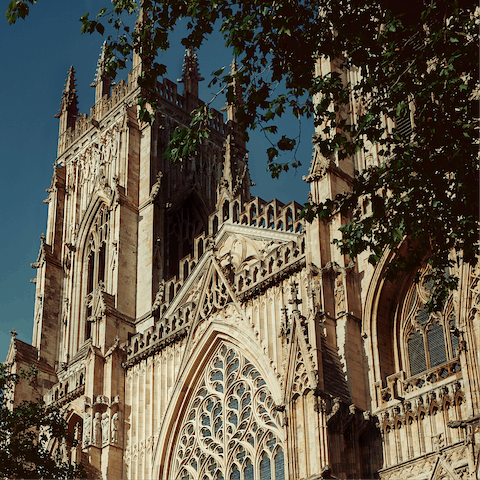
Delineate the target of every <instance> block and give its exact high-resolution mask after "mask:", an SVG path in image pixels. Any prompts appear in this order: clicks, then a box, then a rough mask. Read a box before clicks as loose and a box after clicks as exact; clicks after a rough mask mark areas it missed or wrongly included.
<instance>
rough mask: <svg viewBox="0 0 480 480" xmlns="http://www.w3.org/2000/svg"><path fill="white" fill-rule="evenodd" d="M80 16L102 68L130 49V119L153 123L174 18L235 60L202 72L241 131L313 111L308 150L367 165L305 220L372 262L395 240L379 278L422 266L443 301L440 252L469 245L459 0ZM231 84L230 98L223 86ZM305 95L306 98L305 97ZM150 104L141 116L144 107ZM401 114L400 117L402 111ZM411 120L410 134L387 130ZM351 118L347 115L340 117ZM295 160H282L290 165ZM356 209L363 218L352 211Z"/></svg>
mask: <svg viewBox="0 0 480 480" xmlns="http://www.w3.org/2000/svg"><path fill="white" fill-rule="evenodd" d="M33 1H35V0H14V1H12V2H11V3H10V5H9V9H8V11H7V18H8V19H9V21H10V23H14V22H15V21H16V19H17V18H19V17H20V18H24V17H25V15H26V14H27V13H28V3H33ZM112 4H113V9H111V10H108V9H107V8H102V9H101V10H100V12H99V14H98V15H97V17H96V18H95V19H94V20H93V19H90V17H89V15H88V14H86V15H85V16H83V17H82V18H81V22H82V32H84V33H93V32H95V31H96V32H99V33H103V32H104V23H105V22H106V23H110V24H112V25H113V26H114V27H115V28H116V29H117V35H116V36H115V37H114V36H110V37H109V38H108V40H109V46H108V50H107V53H108V55H109V62H108V69H109V72H110V73H111V74H113V73H114V72H115V71H116V70H117V69H122V68H125V65H126V63H125V62H126V58H127V57H128V56H129V55H130V54H131V53H132V51H134V52H137V53H138V54H139V55H140V57H141V58H142V62H143V70H142V72H141V74H140V78H139V84H140V86H141V87H142V89H143V93H142V95H141V98H140V100H139V103H140V106H141V113H140V117H141V119H143V120H150V121H153V119H154V118H155V108H156V106H157V95H156V80H157V76H158V75H163V74H165V72H166V67H165V66H164V65H160V64H158V63H156V61H155V60H156V57H157V54H158V53H159V52H161V51H165V50H167V49H168V48H169V47H170V45H169V33H170V32H171V31H172V30H173V29H174V28H175V25H176V24H177V23H178V22H179V21H180V20H182V19H186V21H187V23H188V25H187V26H188V34H187V35H186V36H185V38H184V39H183V40H182V42H183V44H184V45H185V46H186V47H194V48H198V47H200V46H201V44H202V42H203V41H204V39H205V38H206V37H207V36H208V35H210V34H211V33H212V32H213V31H214V30H220V31H221V33H222V35H223V37H224V39H225V44H226V46H227V47H229V48H231V49H232V50H233V52H234V54H235V55H236V56H237V57H238V59H239V68H238V70H237V71H236V72H233V73H231V74H225V73H224V70H223V69H220V70H218V71H216V72H214V73H213V79H212V82H211V83H212V84H216V83H219V84H221V85H223V86H224V87H223V88H225V91H226V96H227V101H228V102H230V103H233V104H235V105H236V109H237V114H236V115H237V119H238V122H239V123H240V125H241V126H242V128H243V129H244V131H245V137H246V138H247V139H248V132H249V131H250V130H253V129H256V128H259V129H261V130H262V131H263V132H265V133H266V134H276V133H277V132H278V125H277V123H276V121H277V120H278V118H279V117H282V116H284V115H285V114H287V113H289V114H292V115H293V117H295V118H297V119H300V118H301V117H306V118H312V119H314V122H315V125H316V127H317V135H316V139H315V148H316V149H317V151H318V152H319V153H320V154H321V155H322V156H323V157H324V158H325V159H329V160H331V161H332V162H333V163H335V164H339V162H341V161H342V160H344V159H346V158H351V157H352V156H357V157H358V156H361V154H369V153H370V152H371V151H372V150H374V151H375V155H376V156H377V158H378V162H376V166H372V167H370V168H366V169H361V168H359V172H358V173H357V175H356V177H355V179H354V180H353V182H352V189H351V191H349V192H346V193H345V194H342V195H339V196H337V197H336V198H334V199H329V200H327V201H325V202H323V203H321V204H319V205H317V204H313V203H310V204H307V205H306V208H305V212H304V215H305V217H306V218H307V219H308V220H312V219H313V218H314V217H315V216H318V217H320V218H321V219H327V218H329V216H330V215H332V213H334V212H338V211H340V212H341V213H342V214H343V215H345V217H346V219H347V223H346V225H345V226H343V227H342V234H343V236H342V239H341V240H338V242H337V243H338V244H339V247H340V248H341V251H342V252H343V253H344V254H348V255H350V256H351V257H354V256H356V255H357V254H359V253H360V252H363V251H369V252H370V257H369V260H370V262H371V263H373V264H376V263H377V262H378V260H379V259H380V257H381V256H382V254H383V252H384V251H385V248H387V247H388V248H390V249H393V250H394V251H396V252H398V250H399V247H400V245H401V244H402V243H403V242H404V239H405V238H407V239H408V246H407V250H408V255H402V254H398V255H397V256H396V257H395V259H394V261H393V262H392V263H391V265H390V266H389V270H388V274H389V275H390V276H394V275H396V274H398V272H399V271H402V270H409V269H412V268H415V267H418V266H419V265H420V264H421V263H422V262H425V261H427V262H428V263H429V265H430V266H431V272H432V273H431V276H432V278H433V279H434V288H433V295H432V300H431V302H430V304H429V307H430V308H433V307H434V306H435V305H439V303H438V302H442V301H443V299H444V298H445V296H446V295H447V292H448V290H449V289H450V288H452V287H455V285H456V280H457V279H456V277H454V276H451V277H448V281H447V280H445V276H444V271H445V270H446V268H448V266H449V265H451V262H452V260H451V258H450V255H451V251H452V250H456V251H457V252H460V255H461V256H463V260H464V261H466V262H469V263H471V264H474V263H476V262H477V255H476V254H477V251H478V247H479V241H478V210H479V208H478V181H477V178H478V128H477V127H478V122H477V119H478V111H477V110H478V88H479V84H478V78H477V76H476V72H477V71H478V47H479V45H478V43H479V42H478V23H479V21H478V20H479V9H478V7H477V5H476V4H475V2H473V1H471V0H429V1H428V2H427V1H424V0H407V1H404V2H398V1H395V0H373V1H368V2H367V1H365V0H335V1H331V0H295V1H291V0H280V1H275V2H272V1H270V0H268V1H267V0H252V1H248V2H237V1H234V0H193V1H192V0H177V1H171V0H157V1H152V0H143V1H142V2H141V6H142V14H141V16H140V18H139V20H138V22H137V27H136V29H135V30H134V31H130V28H129V27H128V26H127V25H126V24H125V23H124V20H123V18H124V17H123V16H124V15H125V14H135V15H137V13H138V11H139V5H138V4H137V2H135V1H134V0H112ZM318 58H329V59H331V60H332V61H333V62H334V63H335V68H334V69H332V71H329V72H328V73H325V74H323V75H317V76H316V77H314V66H315V59H318ZM234 81H237V82H238V83H240V84H241V85H242V86H243V87H244V92H243V98H238V97H237V95H238V91H236V90H235V88H234V86H233V84H234ZM313 99H314V100H315V101H313ZM148 105H150V106H151V107H152V110H149V109H148V108H147V106H148ZM412 110H413V111H412ZM208 115H209V108H208V106H202V107H201V108H199V109H198V110H196V111H195V112H194V113H193V115H192V125H191V128H190V129H187V128H183V129H180V130H178V131H177V132H176V133H175V135H174V138H173V140H172V143H171V145H170V148H169V149H168V150H167V155H168V156H169V158H170V159H171V160H172V161H174V162H178V161H183V160H184V159H185V158H188V157H189V156H191V155H193V154H194V152H195V148H196V145H197V143H198V142H202V141H203V139H204V138H206V137H208V134H209V131H208ZM411 115H412V117H413V118H414V122H413V129H412V131H411V133H408V134H405V133H404V132H402V131H401V130H400V129H399V128H397V127H396V125H397V124H398V122H399V121H400V120H401V119H402V118H403V119H404V120H405V119H408V118H409V117H410V116H411ZM352 118H353V120H354V121H352ZM286 133H287V134H286V135H282V136H281V137H280V140H278V141H275V142H273V143H272V145H271V147H269V148H268V150H267V152H266V153H267V165H268V167H267V168H268V169H269V170H270V172H271V174H272V176H274V177H276V176H278V175H279V174H280V172H282V171H283V170H288V168H289V164H288V163H286V164H282V163H279V162H278V156H279V153H280V152H285V151H292V150H293V151H295V148H296V142H297V138H295V137H293V138H292V137H291V136H290V132H286ZM299 164H300V162H299V161H298V160H297V159H295V160H294V161H293V164H292V165H290V166H293V167H295V166H298V165H299ZM366 203H369V204H370V205H371V206H372V212H371V213H369V214H365V212H363V211H362V209H361V208H360V207H359V206H360V205H362V204H363V205H364V204H366Z"/></svg>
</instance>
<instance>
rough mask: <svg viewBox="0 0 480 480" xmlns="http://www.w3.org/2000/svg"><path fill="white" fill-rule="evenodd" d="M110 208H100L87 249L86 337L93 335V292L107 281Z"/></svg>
mask: <svg viewBox="0 0 480 480" xmlns="http://www.w3.org/2000/svg"><path fill="white" fill-rule="evenodd" d="M108 220H109V215H108V210H107V207H106V206H105V205H103V206H102V207H101V208H100V211H99V212H98V214H97V217H96V220H95V222H94V223H93V226H92V228H91V230H90V234H89V237H88V245H87V249H86V257H87V262H86V264H87V266H86V271H85V276H86V292H85V293H86V308H87V312H86V325H85V339H86V340H88V339H89V338H91V336H92V331H91V321H90V317H91V316H92V314H93V303H94V299H93V292H94V291H95V290H96V289H97V288H98V287H99V286H100V285H101V284H104V283H105V279H106V274H105V270H106V256H107V244H108V235H109V231H108Z"/></svg>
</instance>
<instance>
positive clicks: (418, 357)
mask: <svg viewBox="0 0 480 480" xmlns="http://www.w3.org/2000/svg"><path fill="white" fill-rule="evenodd" d="M430 289H431V284H430V282H428V281H426V275H425V274H424V275H423V276H422V278H421V279H420V281H419V283H418V284H415V285H413V286H412V287H411V289H410V291H409V292H408V294H407V299H406V302H405V304H404V306H403V317H404V321H403V322H402V323H403V325H404V326H403V339H404V343H403V349H404V352H405V355H404V357H405V363H406V371H407V373H408V374H409V376H415V375H418V374H420V373H422V372H424V371H426V370H429V369H431V368H434V367H436V366H438V365H441V364H443V363H446V362H448V361H450V360H454V359H455V358H456V357H457V347H458V338H457V337H456V336H455V335H454V333H453V332H454V330H455V324H456V316H455V310H454V304H453V298H452V294H451V295H450V297H449V298H448V299H447V301H446V302H445V303H444V305H443V308H442V309H441V310H440V311H437V312H431V313H430V312H428V311H427V309H426V304H427V302H428V299H429V297H430Z"/></svg>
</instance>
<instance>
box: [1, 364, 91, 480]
mask: <svg viewBox="0 0 480 480" xmlns="http://www.w3.org/2000/svg"><path fill="white" fill-rule="evenodd" d="M35 377H36V370H35V369H34V368H33V367H32V369H31V370H29V371H28V372H22V373H21V374H20V375H16V374H12V373H10V372H9V366H8V365H6V364H0V476H1V477H2V478H69V479H71V478H85V472H84V470H83V469H82V467H81V466H79V465H71V464H70V463H68V462H65V461H63V460H62V459H61V458H57V457H58V456H57V455H54V454H52V453H51V451H50V449H49V446H50V445H51V444H52V442H53V441H54V440H56V441H57V443H58V444H61V443H62V442H63V441H65V442H67V443H68V444H70V445H75V440H74V439H73V438H72V436H71V434H70V433H69V431H68V426H67V424H66V422H65V419H64V416H63V412H62V411H61V410H60V409H59V408H57V407H55V406H47V405H45V403H44V402H43V401H42V400H38V401H23V402H22V403H20V404H19V405H13V401H12V395H13V390H14V388H15V386H16V385H17V384H18V383H19V382H20V381H21V380H23V381H29V382H34V381H35Z"/></svg>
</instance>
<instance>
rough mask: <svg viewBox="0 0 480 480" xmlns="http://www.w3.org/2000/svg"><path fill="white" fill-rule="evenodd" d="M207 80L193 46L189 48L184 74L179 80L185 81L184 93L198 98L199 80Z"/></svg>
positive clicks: (186, 54) (184, 63)
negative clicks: (202, 74) (201, 70)
mask: <svg viewBox="0 0 480 480" xmlns="http://www.w3.org/2000/svg"><path fill="white" fill-rule="evenodd" d="M202 80H205V79H204V78H203V77H202V76H201V75H200V71H199V68H198V59H197V54H196V53H195V51H194V49H193V48H187V51H186V52H185V58H184V60H183V74H182V78H180V79H179V80H178V81H179V82H182V83H183V95H184V96H186V93H187V92H188V93H190V94H191V95H194V96H195V97H197V98H198V82H200V81H202Z"/></svg>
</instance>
